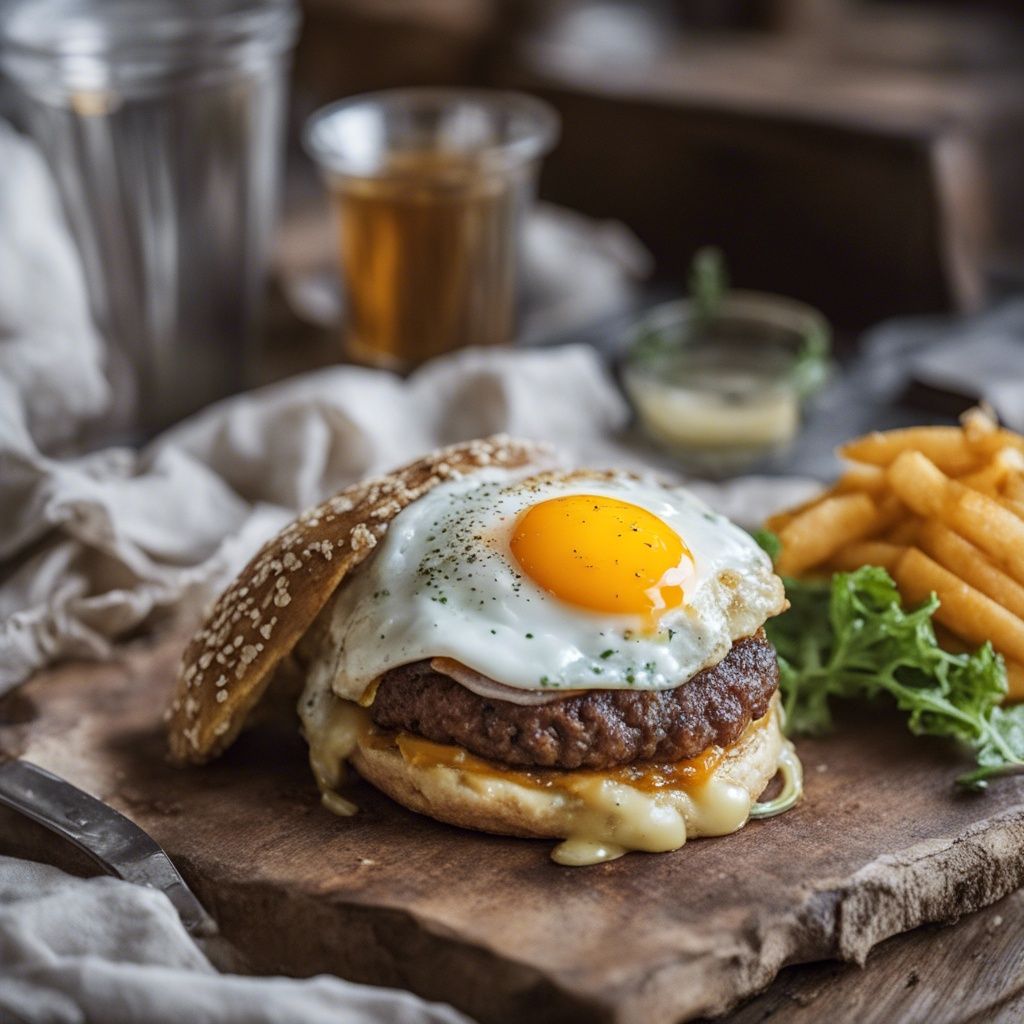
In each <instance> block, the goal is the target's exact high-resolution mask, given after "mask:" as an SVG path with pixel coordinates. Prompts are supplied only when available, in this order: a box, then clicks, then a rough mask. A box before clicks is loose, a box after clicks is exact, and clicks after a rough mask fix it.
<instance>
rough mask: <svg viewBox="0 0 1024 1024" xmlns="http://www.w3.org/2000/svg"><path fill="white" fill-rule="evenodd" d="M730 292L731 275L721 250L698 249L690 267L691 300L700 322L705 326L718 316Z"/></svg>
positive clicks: (710, 248) (708, 247)
mask: <svg viewBox="0 0 1024 1024" xmlns="http://www.w3.org/2000/svg"><path fill="white" fill-rule="evenodd" d="M728 291H729V275H728V273H727V272H726V269H725V257H724V256H723V255H722V250H721V249H716V248H714V247H713V246H706V247H705V248H703V249H698V250H697V252H696V253H695V254H694V257H693V264H692V265H691V267H690V298H691V299H692V301H693V307H694V310H695V311H696V314H697V319H698V321H699V322H701V323H702V324H704V325H705V326H706V325H707V324H709V323H710V322H711V321H712V320H714V319H715V317H716V316H717V315H718V308H719V306H721V304H722V300H723V299H724V298H725V295H726V293H727V292H728Z"/></svg>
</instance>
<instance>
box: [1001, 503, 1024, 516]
mask: <svg viewBox="0 0 1024 1024" xmlns="http://www.w3.org/2000/svg"><path fill="white" fill-rule="evenodd" d="M996 501H998V502H999V504H1000V505H1002V506H1003V508H1005V509H1008V510H1009V511H1010V512H1012V513H1013V514H1014V515H1015V516H1016V517H1017V518H1018V519H1024V501H1014V500H1013V499H1012V498H997V499H996Z"/></svg>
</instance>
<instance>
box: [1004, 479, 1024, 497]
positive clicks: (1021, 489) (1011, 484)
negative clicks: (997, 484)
mask: <svg viewBox="0 0 1024 1024" xmlns="http://www.w3.org/2000/svg"><path fill="white" fill-rule="evenodd" d="M1003 495H1004V497H1006V498H1008V499H1009V500H1010V501H1019V502H1021V503H1022V504H1024V474H1022V473H1011V474H1010V475H1009V476H1008V477H1007V478H1006V481H1005V483H1004V484H1003Z"/></svg>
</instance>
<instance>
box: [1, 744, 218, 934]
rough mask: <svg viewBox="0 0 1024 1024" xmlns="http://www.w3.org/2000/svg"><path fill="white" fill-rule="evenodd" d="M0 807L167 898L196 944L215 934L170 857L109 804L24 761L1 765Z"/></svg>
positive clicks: (107, 869)
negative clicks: (31, 821)
mask: <svg viewBox="0 0 1024 1024" xmlns="http://www.w3.org/2000/svg"><path fill="white" fill-rule="evenodd" d="M0 804H2V805H4V806H5V807H10V808H11V809H13V810H15V811H17V812H19V813H21V814H24V815H25V816H26V817H28V818H31V819H32V820H33V821H36V822H38V823H39V824H40V825H43V826H44V827H45V828H48V829H50V830H51V831H52V832H56V833H57V834H58V835H60V836H63V837H64V838H65V839H67V840H68V842H71V843H73V844H74V845H75V846H77V847H78V848H79V849H80V850H82V851H83V852H84V853H86V854H87V855H88V856H89V857H91V858H92V860H94V861H95V862H96V863H97V864H98V865H99V866H100V867H101V868H102V869H103V870H104V871H105V872H106V873H107V874H110V875H113V876H114V877H115V878H121V879H123V880H124V881H126V882H133V883H134V884H136V885H144V886H147V887H148V888H151V889H158V890H159V891H160V892H162V893H164V894H165V895H166V896H167V898H168V899H169V900H170V901H171V903H172V905H173V906H174V909H175V910H176V911H177V912H178V916H179V917H180V918H181V923H182V924H183V925H184V926H185V930H186V931H187V932H188V933H189V934H190V935H191V936H193V937H194V938H200V937H209V936H213V935H216V934H217V925H216V922H215V921H214V920H213V918H212V917H210V915H209V914H208V913H207V912H206V910H205V909H204V908H203V905H202V904H201V903H200V902H199V900H198V899H197V898H196V896H195V894H194V893H193V892H192V890H191V889H189V887H188V886H187V885H186V884H185V880H184V879H183V878H182V877H181V875H180V874H179V873H178V869H177V868H176V867H175V866H174V865H173V864H172V863H171V859H170V858H169V857H168V856H167V854H166V853H165V852H164V851H163V850H162V849H161V847H160V846H159V845H158V844H157V843H156V841H155V840H154V839H153V838H152V837H151V836H149V835H148V834H147V833H146V832H144V831H143V830H142V829H141V828H139V826H138V825H136V824H135V822H133V821H131V820H130V819H129V818H126V817H125V816H124V815H123V814H121V813H120V812H118V811H115V810H114V808H113V807H111V806H110V805H109V804H105V803H103V801H102V800H97V799H96V797H94V796H90V795H89V794H88V793H86V792H85V791H84V790H81V789H79V788H78V787H77V786H75V785H73V784H72V783H70V782H68V781H67V779H62V778H61V777H60V776H59V775H54V774H53V772H49V771H47V770H46V769H45V768H40V767H39V765H37V764H33V763H32V762H31V761H25V760H22V759H20V758H12V759H10V760H4V759H0Z"/></svg>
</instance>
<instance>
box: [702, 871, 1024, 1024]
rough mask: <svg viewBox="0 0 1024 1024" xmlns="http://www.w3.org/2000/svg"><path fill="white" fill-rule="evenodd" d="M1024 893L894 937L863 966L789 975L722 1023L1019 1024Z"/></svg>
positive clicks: (805, 969)
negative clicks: (951, 921)
mask: <svg viewBox="0 0 1024 1024" xmlns="http://www.w3.org/2000/svg"><path fill="white" fill-rule="evenodd" d="M1022 953H1024V890H1018V891H1017V892H1015V893H1013V894H1011V895H1010V896H1007V897H1006V898H1005V899H1002V900H1000V901H999V902H998V903H994V904H993V905H992V906H990V907H987V908H986V909H984V910H980V911H978V912H977V913H976V914H971V915H969V916H968V917H965V918H963V919H962V920H961V921H960V922H959V923H958V924H956V925H952V926H948V927H945V928H942V927H936V926H932V927H926V928H919V929H918V930H917V931H914V932H909V933H908V934H906V935H900V936H897V937H896V938H893V939H889V940H888V941H887V942H885V943H883V944H882V945H881V946H879V947H878V948H877V949H876V950H875V951H874V952H872V954H871V955H870V956H869V957H868V961H867V963H866V964H865V966H864V967H863V968H861V967H858V966H857V965H855V964H840V963H835V962H825V963H819V964H810V965H805V966H801V967H791V968H787V969H786V970H785V971H783V972H782V973H781V974H780V975H779V976H778V977H777V978H776V979H775V981H774V982H773V983H772V984H771V985H770V986H769V987H768V988H767V989H766V990H765V991H764V992H763V993H761V995H759V996H756V997H755V998H753V999H752V1000H750V1001H749V1002H748V1003H745V1004H744V1005H743V1006H741V1007H739V1008H738V1009H736V1010H734V1011H733V1012H732V1013H730V1014H728V1015H726V1016H725V1017H719V1018H717V1021H718V1024H762V1022H771V1024H819V1022H821V1021H830V1022H832V1024H845V1022H847V1021H857V1022H858V1024H910V1022H916V1021H928V1022H929V1024H980V1022H985V1024H1019V1022H1020V1021H1021V1020H1024V955H1022Z"/></svg>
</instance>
